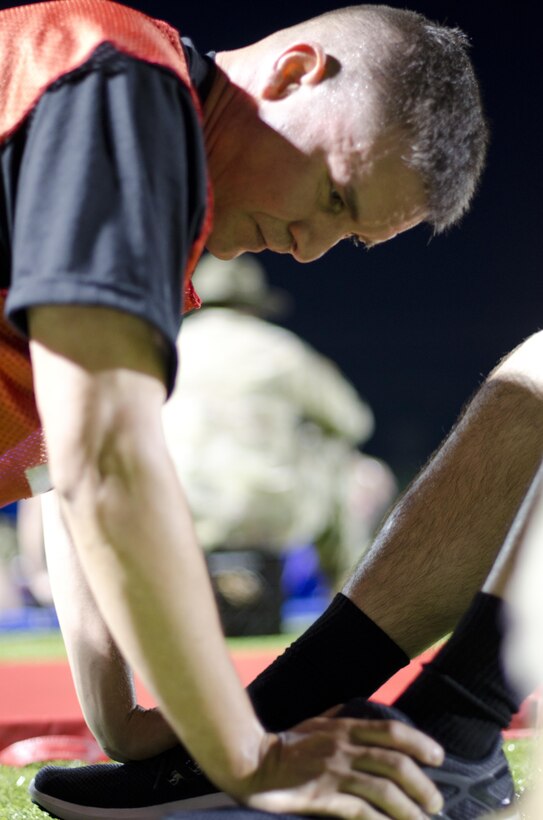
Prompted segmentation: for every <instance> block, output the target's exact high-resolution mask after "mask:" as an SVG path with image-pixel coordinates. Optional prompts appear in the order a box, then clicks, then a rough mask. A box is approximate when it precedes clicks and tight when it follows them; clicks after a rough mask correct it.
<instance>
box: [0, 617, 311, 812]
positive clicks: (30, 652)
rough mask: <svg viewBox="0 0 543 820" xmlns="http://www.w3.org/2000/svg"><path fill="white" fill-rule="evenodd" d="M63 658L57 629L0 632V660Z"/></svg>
mask: <svg viewBox="0 0 543 820" xmlns="http://www.w3.org/2000/svg"><path fill="white" fill-rule="evenodd" d="M295 637H296V636H295V635H262V636H258V637H254V638H253V637H249V638H228V639H227V641H226V642H227V644H228V646H229V647H230V648H231V649H233V650H242V651H245V650H247V651H253V650H255V651H257V650H271V649H276V650H277V652H278V653H279V652H281V651H282V650H283V649H284V648H285V647H286V646H288V644H289V643H292V641H293V640H294V639H295ZM65 658H66V652H65V650H64V644H63V643H62V638H61V636H60V632H58V630H50V631H49V630H47V631H43V632H28V633H26V632H20V633H17V632H14V633H6V634H4V635H1V634H0V663H27V662H32V661H36V662H42V661H56V660H64V659H65ZM0 820H2V818H0Z"/></svg>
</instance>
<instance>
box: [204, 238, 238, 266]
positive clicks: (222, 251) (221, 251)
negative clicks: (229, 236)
mask: <svg viewBox="0 0 543 820" xmlns="http://www.w3.org/2000/svg"><path fill="white" fill-rule="evenodd" d="M206 250H207V251H208V253H210V254H211V256H214V257H215V258H216V259H222V260H223V261H224V262H227V261H228V260H229V259H236V258H237V257H238V256H241V254H242V253H247V249H246V248H221V247H217V246H216V245H214V244H213V243H212V242H208V243H207V245H206Z"/></svg>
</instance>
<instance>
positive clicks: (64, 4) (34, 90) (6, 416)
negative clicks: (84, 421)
mask: <svg viewBox="0 0 543 820" xmlns="http://www.w3.org/2000/svg"><path fill="white" fill-rule="evenodd" d="M105 42H108V43H112V44H113V45H114V46H115V47H116V48H117V49H118V50H119V51H122V52H124V53H126V54H129V55H131V56H133V57H136V58H138V59H140V60H145V61H146V62H149V63H154V64H158V65H161V66H164V67H166V68H169V69H170V70H171V71H173V72H174V73H175V74H177V76H178V77H179V79H180V80H181V81H182V82H183V83H184V84H185V85H186V86H187V87H188V88H189V89H190V91H191V94H192V98H193V101H194V106H195V108H196V110H197V111H198V113H199V114H200V115H201V110H200V102H199V100H198V97H197V95H196V91H195V89H194V88H193V86H192V83H191V80H190V76H189V72H188V67H187V63H186V59H185V55H184V52H183V48H182V46H181V43H180V40H179V34H178V32H177V31H176V30H175V29H173V28H171V26H169V25H168V24H167V23H164V22H162V21H161V20H153V19H152V18H150V17H147V16H146V15H144V14H141V13H140V12H137V11H134V10H133V9H130V8H127V7H126V6H121V5H118V4H117V3H113V2H110V0H52V1H51V2H45V3H37V4H35V5H31V6H19V7H18V8H12V9H6V10H5V11H0V144H1V143H3V142H4V141H5V140H6V139H7V138H8V137H9V136H10V135H11V134H13V133H14V132H15V131H16V130H17V128H19V126H20V125H21V124H22V122H23V120H24V119H25V117H26V116H27V115H28V114H29V112H30V111H31V110H32V108H33V107H34V106H35V105H36V103H37V102H38V100H39V99H40V97H41V96H42V94H43V93H44V92H45V91H46V90H47V89H48V88H49V86H50V85H51V84H52V83H54V82H55V81H56V80H58V79H59V78H60V77H62V76H63V75H64V74H67V73H68V72H70V71H73V70H74V69H76V68H78V67H79V66H81V65H83V64H84V63H85V62H86V61H87V60H88V59H89V58H90V56H91V55H92V53H93V52H94V51H95V50H96V48H98V46H100V45H101V44H102V43H105ZM208 191H209V192H208V208H207V215H206V218H205V220H204V225H203V227H202V230H201V233H200V236H199V237H198V239H197V240H196V242H195V243H194V245H193V247H192V249H191V252H190V254H189V261H188V264H187V268H186V270H185V272H184V292H185V309H191V308H194V307H199V305H200V300H199V299H198V296H197V295H196V293H195V292H194V289H193V287H192V283H191V276H192V273H193V271H194V268H195V267H196V263H197V261H198V259H199V257H200V255H201V253H202V251H203V248H204V244H205V240H206V238H207V236H208V234H209V230H210V228H211V210H212V207H211V190H210V189H209V188H208ZM4 302H5V294H0V507H1V506H4V505H5V504H9V503H11V502H12V501H18V500H20V499H22V498H28V497H29V496H31V495H34V494H36V493H37V492H41V491H43V490H45V489H48V483H47V478H46V477H45V476H44V468H43V465H45V464H46V461H47V456H46V450H45V443H44V439H43V433H42V430H41V426H40V421H39V417H38V412H37V409H36V404H35V401H34V392H33V386H32V370H31V365H30V357H29V350H28V344H27V342H26V341H25V340H24V339H22V338H21V337H20V336H19V335H18V334H17V333H16V332H15V331H14V330H13V329H12V328H11V327H10V326H9V324H8V323H7V321H6V319H5V318H4Z"/></svg>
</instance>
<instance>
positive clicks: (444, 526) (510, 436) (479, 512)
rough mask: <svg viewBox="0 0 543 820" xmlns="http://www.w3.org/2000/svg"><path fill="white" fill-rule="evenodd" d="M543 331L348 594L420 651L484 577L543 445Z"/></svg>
mask: <svg viewBox="0 0 543 820" xmlns="http://www.w3.org/2000/svg"><path fill="white" fill-rule="evenodd" d="M541 361H543V334H541V333H539V334H536V335H535V336H533V337H532V338H531V339H530V340H528V341H527V342H525V343H524V345H522V346H521V347H519V348H518V349H517V350H516V351H514V352H513V354H511V356H510V357H509V358H508V359H507V360H506V361H505V362H504V363H503V364H502V365H501V366H499V367H498V368H496V370H495V371H494V373H493V374H492V375H491V377H490V378H489V380H488V381H487V382H486V383H485V384H484V385H483V387H482V388H481V390H480V391H479V393H478V394H477V395H476V397H475V398H474V400H473V401H472V402H471V404H470V405H469V406H468V408H467V410H466V412H465V414H464V415H463V417H462V418H461V420H460V421H459V423H458V425H457V426H456V428H455V429H454V430H453V432H452V433H451V435H450V436H449V438H448V439H447V440H446V441H445V443H444V445H443V446H442V447H441V449H440V450H439V451H438V452H437V453H436V455H435V456H434V457H433V458H432V459H431V461H430V462H429V464H428V465H427V467H426V468H425V469H424V470H423V471H422V473H421V474H420V476H419V477H418V478H417V479H416V480H415V481H414V483H413V484H412V485H411V487H410V488H409V489H408V490H407V491H406V493H405V494H404V496H403V498H402V499H401V500H400V501H399V503H398V504H397V506H396V508H395V509H394V510H393V512H392V514H391V516H390V517H389V519H388V520H387V521H386V523H385V525H384V527H383V529H382V531H381V532H380V533H379V535H378V537H377V539H376V541H375V543H374V545H373V547H372V549H371V550H370V552H369V554H368V555H367V556H366V557H365V558H364V560H363V561H362V562H361V564H360V566H359V567H358V568H357V569H356V571H355V573H354V574H353V576H352V578H351V579H350V580H349V582H348V583H347V584H346V586H345V589H344V591H345V594H346V595H348V597H349V598H351V600H353V601H354V603H356V604H357V605H358V606H359V607H360V608H361V609H362V610H363V611H364V612H365V613H366V614H368V615H369V616H370V617H372V618H373V619H374V620H375V621H376V622H377V623H378V624H379V625H380V626H381V627H382V628H383V629H384V630H385V631H386V632H387V633H388V634H389V635H390V636H391V637H392V638H394V640H395V641H396V642H397V643H398V644H399V645H400V646H401V647H402V648H403V649H404V650H405V651H406V652H407V653H408V654H410V655H411V656H413V655H414V654H416V653H418V652H419V651H421V650H422V649H424V648H425V647H426V646H428V645H429V644H431V643H433V642H434V641H435V640H437V639H438V638H439V637H441V636H442V635H443V634H444V633H446V632H448V631H449V630H450V629H452V628H453V627H454V625H455V623H456V621H457V620H458V618H459V617H460V615H461V613H462V612H463V611H464V610H465V609H466V607H467V605H468V603H469V601H470V599H471V597H472V596H473V594H474V593H475V591H476V590H477V589H479V588H480V586H481V585H482V583H483V581H484V579H485V577H486V576H487V574H488V572H489V570H490V568H491V566H492V564H493V562H494V560H495V558H496V555H497V553H498V551H499V549H500V547H501V545H502V543H503V541H504V539H505V536H506V534H507V531H508V529H509V527H510V525H511V522H512V520H513V518H514V516H515V513H516V511H517V509H518V506H519V505H520V503H521V501H522V498H523V496H524V493H525V492H526V490H527V488H528V486H529V484H530V481H531V479H532V476H533V474H534V472H535V470H536V468H537V465H538V463H539V460H540V458H541V453H542V452H543V373H542V372H541V367H540V362H541Z"/></svg>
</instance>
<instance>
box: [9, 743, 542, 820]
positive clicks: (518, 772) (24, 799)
mask: <svg viewBox="0 0 543 820" xmlns="http://www.w3.org/2000/svg"><path fill="white" fill-rule="evenodd" d="M530 746H531V744H530V741H526V740H522V741H515V742H513V741H507V742H506V743H505V747H504V749H505V753H506V755H507V757H508V759H509V761H510V763H511V766H512V768H513V774H514V776H515V782H516V786H517V793H518V794H521V793H522V792H523V791H524V790H525V789H526V788H527V787H529V786H530V782H531V780H532V776H533V775H532V769H531V762H530V759H531V755H530ZM42 765H44V764H33V765H32V766H25V767H24V768H20V769H19V768H12V767H10V766H0V820H44V818H45V817H49V816H50V815H48V814H47V813H45V812H42V811H41V810H40V809H38V808H37V807H36V806H34V805H33V804H32V803H31V802H30V800H29V798H28V795H27V789H28V784H29V783H30V781H31V780H32V778H33V776H34V775H35V773H36V772H37V771H38V769H40V768H41V766H42ZM61 765H69V766H77V765H79V764H78V763H69V764H61Z"/></svg>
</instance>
